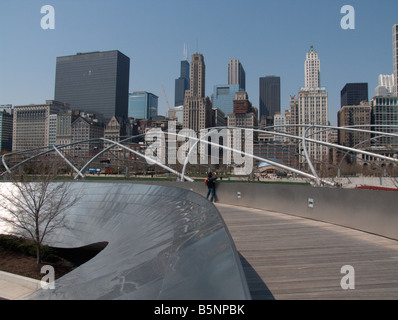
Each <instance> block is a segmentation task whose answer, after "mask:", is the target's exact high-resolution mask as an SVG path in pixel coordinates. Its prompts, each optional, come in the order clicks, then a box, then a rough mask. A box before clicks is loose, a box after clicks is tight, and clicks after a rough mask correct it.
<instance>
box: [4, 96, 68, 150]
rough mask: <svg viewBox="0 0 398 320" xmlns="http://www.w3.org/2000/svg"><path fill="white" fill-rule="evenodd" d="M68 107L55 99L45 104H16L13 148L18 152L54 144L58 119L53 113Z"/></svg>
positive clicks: (63, 110)
mask: <svg viewBox="0 0 398 320" xmlns="http://www.w3.org/2000/svg"><path fill="white" fill-rule="evenodd" d="M68 108H69V105H67V104H64V103H61V102H58V101H54V100H47V101H46V104H43V105H27V106H15V107H14V118H13V142H12V150H13V151H14V152H16V151H22V150H28V149H33V148H40V147H45V146H49V145H50V143H52V144H54V125H55V126H56V121H57V120H56V117H54V116H52V115H56V114H58V113H62V112H65V111H66V110H67V109H68ZM55 136H56V133H55Z"/></svg>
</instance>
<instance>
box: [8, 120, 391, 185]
mask: <svg viewBox="0 0 398 320" xmlns="http://www.w3.org/2000/svg"><path fill="white" fill-rule="evenodd" d="M287 126H296V127H305V128H306V129H305V131H304V134H303V136H301V137H300V136H295V135H292V134H287V133H284V132H280V131H274V130H261V129H254V128H241V127H214V128H209V130H210V131H209V132H208V133H207V134H206V135H205V136H201V137H199V138H196V137H192V136H187V135H182V134H177V133H173V132H167V134H168V135H174V136H179V137H184V138H188V139H192V140H195V143H194V144H193V145H192V147H191V148H190V150H189V152H188V154H187V155H186V158H185V160H184V167H183V170H182V173H179V172H177V171H175V170H173V169H171V168H170V167H168V166H166V165H165V164H162V163H160V162H159V161H156V160H154V159H152V158H148V157H146V156H145V155H143V154H141V153H139V152H136V151H135V150H132V149H131V148H128V147H126V146H125V145H123V143H124V142H126V141H128V140H131V139H134V138H138V137H142V136H145V134H141V135H137V136H132V137H128V138H126V139H123V140H121V141H120V142H115V141H112V140H110V139H107V138H95V139H89V140H83V141H78V142H73V143H70V144H66V145H61V146H48V147H42V148H35V149H31V150H26V151H20V152H15V153H10V154H6V155H3V156H2V163H3V165H4V168H5V169H6V171H5V172H3V173H2V174H1V176H3V175H4V174H6V173H11V172H12V170H14V169H15V168H17V167H18V166H20V165H22V164H24V163H26V162H28V161H30V160H33V159H35V158H37V157H40V156H42V155H44V154H48V153H50V152H53V151H55V152H56V153H58V154H59V155H60V156H61V158H62V159H63V160H64V161H65V162H66V163H67V164H68V165H69V166H71V167H72V168H73V170H74V171H75V172H77V174H76V176H75V179H77V178H78V177H82V178H83V177H85V176H84V170H85V169H86V168H87V167H88V166H89V164H91V163H92V162H93V161H94V160H95V159H97V158H98V157H100V156H101V155H102V154H104V153H105V152H106V151H109V150H111V149H112V148H114V147H116V146H119V147H121V148H124V149H125V150H127V151H129V152H132V153H134V154H136V155H137V156H139V157H142V158H144V159H146V160H147V161H150V162H152V163H155V164H156V165H158V166H161V167H162V168H164V169H165V170H167V171H169V172H171V173H173V174H176V175H177V176H178V177H179V178H180V180H181V181H183V180H188V181H193V180H192V179H191V178H189V177H186V175H185V170H186V167H187V164H188V161H189V157H190V156H191V154H192V152H193V150H195V147H196V146H197V144H198V143H199V142H202V143H205V144H208V145H212V146H215V147H219V148H223V149H224V150H228V151H231V152H234V153H238V154H240V155H244V156H248V157H252V158H253V159H257V160H259V161H265V162H268V163H269V164H271V165H274V166H276V167H279V168H281V169H284V170H287V171H290V172H293V173H296V174H298V175H301V176H304V177H306V178H309V179H311V180H314V181H316V183H317V185H319V184H320V182H321V179H320V178H319V176H318V175H317V173H316V171H315V168H314V167H313V165H312V162H311V159H310V157H309V155H308V150H307V153H306V155H305V156H306V160H307V163H308V164H309V166H310V168H311V171H312V173H313V174H312V175H311V174H308V173H305V172H303V171H300V170H297V169H295V168H292V167H289V166H285V165H281V164H279V163H275V162H273V161H271V160H269V159H264V158H261V157H257V156H255V155H252V154H250V153H247V152H243V151H241V150H236V149H234V148H230V147H228V146H225V145H221V144H217V143H214V142H209V141H206V139H205V138H206V137H208V136H209V135H210V134H211V130H215V129H237V130H244V131H246V130H251V131H253V132H262V133H269V134H273V135H276V136H282V137H287V138H290V139H295V140H299V141H301V142H304V145H305V146H306V144H307V143H315V144H320V145H324V146H328V147H331V148H338V149H340V150H346V151H347V152H355V153H360V154H364V155H368V156H371V157H375V158H379V159H383V160H387V161H391V162H395V163H398V159H395V158H391V157H387V156H383V155H380V154H377V153H373V152H369V151H365V150H359V149H355V147H354V148H350V147H345V146H341V145H338V144H333V143H329V142H326V141H321V140H316V139H311V138H309V137H308V136H307V133H308V130H309V129H310V128H321V129H323V130H348V131H356V132H366V133H372V134H379V135H380V136H393V137H398V134H397V133H386V132H380V131H371V130H365V129H358V128H356V127H360V126H350V127H335V126H325V125H285V126H284V127H287ZM276 127H278V126H273V127H268V128H276ZM378 127H397V128H398V126H390V125H385V126H378ZM313 134H316V133H313ZM119 138H125V137H119ZM92 141H107V142H109V143H110V144H111V145H110V146H109V147H106V148H104V149H103V150H101V151H100V152H99V153H98V154H96V155H95V156H94V157H92V158H91V159H90V160H89V161H88V162H86V163H85V165H84V166H83V167H82V168H81V169H80V170H78V169H77V168H76V167H75V166H74V165H73V164H72V163H71V162H70V161H69V160H68V159H66V158H65V156H63V154H62V153H61V151H60V150H59V149H63V148H67V147H70V146H72V145H76V144H80V143H88V142H92ZM49 148H50V149H49ZM41 149H48V150H46V151H43V152H40V153H38V154H36V155H34V156H31V157H29V158H28V159H25V160H23V161H21V162H20V163H18V164H16V165H14V166H13V167H12V168H9V166H8V165H7V163H6V161H5V157H7V156H12V155H21V154H24V153H30V152H33V151H37V150H41ZM322 182H323V183H326V184H330V183H329V182H327V181H324V180H322Z"/></svg>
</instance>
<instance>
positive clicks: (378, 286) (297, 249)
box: [216, 204, 398, 300]
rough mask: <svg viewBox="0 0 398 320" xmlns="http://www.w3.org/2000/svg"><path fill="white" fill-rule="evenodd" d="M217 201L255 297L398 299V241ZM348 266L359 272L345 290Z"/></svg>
mask: <svg viewBox="0 0 398 320" xmlns="http://www.w3.org/2000/svg"><path fill="white" fill-rule="evenodd" d="M216 206H217V208H218V210H219V211H220V213H221V214H222V216H223V218H224V221H225V223H226V225H227V227H228V230H229V232H230V234H231V236H232V238H233V239H234V242H235V245H236V247H237V249H238V251H239V253H240V255H241V261H242V266H243V268H244V271H245V274H246V279H247V282H248V285H249V289H250V292H251V295H252V299H253V300H258V299H276V300H288V299H300V300H316V299H325V300H334V299H339V300H341V299H344V300H345V299H350V300H367V299H377V300H384V299H386V300H397V299H398V241H395V240H391V239H387V238H383V237H379V236H376V235H373V234H368V233H365V232H361V231H357V230H352V229H349V228H344V227H340V226H336V225H332V224H328V223H323V222H318V221H313V220H308V219H303V218H300V217H295V216H291V215H286V214H281V213H276V212H269V211H263V210H257V209H251V208H244V207H237V206H231V205H224V204H216ZM397 227H398V226H397ZM345 265H350V266H352V267H353V271H354V272H355V273H354V274H353V273H352V272H350V273H349V274H350V275H353V278H351V279H353V280H354V281H351V282H350V283H351V284H353V285H354V289H345V290H344V289H342V286H341V281H342V279H343V277H346V276H347V275H348V274H346V273H341V268H342V267H343V266H345ZM343 283H348V282H347V281H343Z"/></svg>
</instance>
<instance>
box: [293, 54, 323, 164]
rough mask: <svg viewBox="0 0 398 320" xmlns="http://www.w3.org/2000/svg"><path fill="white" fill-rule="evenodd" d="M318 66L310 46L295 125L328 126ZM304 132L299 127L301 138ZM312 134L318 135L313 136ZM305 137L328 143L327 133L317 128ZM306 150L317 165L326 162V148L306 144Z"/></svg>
mask: <svg viewBox="0 0 398 320" xmlns="http://www.w3.org/2000/svg"><path fill="white" fill-rule="evenodd" d="M320 66H321V65H320V60H319V58H318V53H317V52H316V51H315V50H314V47H313V46H311V47H310V50H309V51H308V52H307V55H306V60H305V87H304V88H301V90H300V91H299V93H298V99H297V100H298V107H297V116H296V121H297V124H300V125H303V124H306V125H311V124H313V125H328V124H329V119H328V93H327V92H326V89H325V88H322V87H321V81H320V70H321V67H320ZM305 130H306V128H305V127H299V128H298V130H297V131H298V134H299V135H300V136H303V134H304V133H305ZM314 132H319V133H316V134H314ZM307 136H310V138H312V139H316V140H320V141H324V142H327V141H328V136H327V132H326V131H325V130H319V128H318V129H316V128H315V129H313V130H309V132H308V134H307ZM301 148H302V147H301ZM307 149H308V153H309V155H310V157H311V158H312V160H313V161H314V160H316V162H317V163H318V164H319V163H320V162H324V161H326V160H327V156H328V149H327V147H325V146H323V145H320V144H316V143H308V144H307ZM300 159H301V161H302V162H305V160H304V158H303V157H301V158H300ZM314 165H315V161H314Z"/></svg>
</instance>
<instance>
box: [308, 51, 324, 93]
mask: <svg viewBox="0 0 398 320" xmlns="http://www.w3.org/2000/svg"><path fill="white" fill-rule="evenodd" d="M304 68H305V69H304V72H305V88H307V89H317V88H319V87H320V86H321V79H320V72H321V62H320V61H319V58H318V52H316V51H315V50H314V47H313V46H311V47H310V50H309V51H308V52H307V57H306V59H305V65H304Z"/></svg>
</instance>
